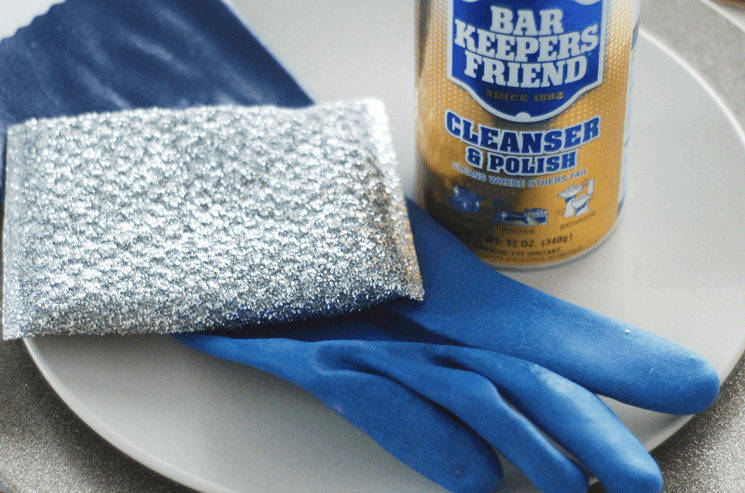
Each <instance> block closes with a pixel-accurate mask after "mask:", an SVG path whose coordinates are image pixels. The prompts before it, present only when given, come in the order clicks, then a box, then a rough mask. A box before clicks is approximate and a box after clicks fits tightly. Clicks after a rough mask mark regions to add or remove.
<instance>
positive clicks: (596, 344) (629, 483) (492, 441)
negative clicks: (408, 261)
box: [179, 203, 719, 493]
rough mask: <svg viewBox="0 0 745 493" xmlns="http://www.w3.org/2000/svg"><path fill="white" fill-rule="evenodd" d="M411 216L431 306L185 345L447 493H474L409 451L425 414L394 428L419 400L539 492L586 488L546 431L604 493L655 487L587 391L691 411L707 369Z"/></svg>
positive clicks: (649, 464)
mask: <svg viewBox="0 0 745 493" xmlns="http://www.w3.org/2000/svg"><path fill="white" fill-rule="evenodd" d="M409 217H410V219H411V225H412V231H413V233H414V242H415V244H416V247H417V255H418V256H419V260H420V266H421V269H422V276H423V278H424V283H425V290H426V293H427V294H426V296H425V301H424V302H423V303H416V302H407V301H397V302H393V303H390V304H388V305H386V306H383V307H380V308H378V309H376V310H372V311H369V312H366V313H363V314H360V315H357V316H354V317H347V318H344V319H338V320H321V321H315V322H308V323H304V324H295V325H292V326H285V327H271V328H264V329H257V330H261V331H262V332H261V333H257V332H255V330H252V331H251V333H249V334H248V335H246V334H245V333H244V334H236V333H232V334H217V335H215V334H201V335H200V334H190V335H183V336H179V338H180V339H181V340H182V341H184V342H185V343H187V344H188V345H190V346H191V347H193V348H195V349H197V350H199V351H202V352H205V353H207V354H211V355H213V356H216V357H219V358H223V359H227V360H231V361H236V362H239V363H243V364H246V365H250V366H253V367H256V368H259V369H262V370H264V371H267V372H270V373H272V374H275V375H278V376H280V377H282V378H285V379H287V380H288V381H290V382H293V383H295V384H296V385H299V386H301V387H303V388H305V389H307V390H309V391H310V392H312V393H313V394H314V395H316V396H317V397H318V398H319V399H321V400H322V401H323V402H325V403H326V404H327V405H328V406H330V407H331V408H332V409H334V410H336V411H337V412H339V413H340V414H341V415H343V416H344V417H346V418H347V419H348V420H349V421H351V422H352V423H354V424H355V425H357V426H358V427H359V428H360V429H362V430H363V431H365V432H366V433H367V434H368V435H370V436H371V437H372V438H374V439H375V440H377V441H378V442H379V443H380V444H381V445H382V446H383V447H385V448H387V449H388V450H389V451H390V452H391V453H392V454H394V455H395V456H396V457H398V458H399V459H400V460H402V461H403V462H405V463H407V464H409V465H410V466H412V467H413V468H414V469H416V470H418V471H420V472H422V473H423V474H425V475H426V476H428V477H430V478H432V479H434V480H436V481H438V482H440V484H443V485H445V486H447V487H449V488H450V489H453V490H463V491H476V490H475V489H473V487H472V485H468V486H467V487H464V485H462V484H458V483H454V482H453V481H452V479H453V477H452V476H448V477H447V478H444V479H443V478H441V477H438V474H439V473H442V470H441V469H440V467H439V466H435V465H434V462H430V461H431V459H433V458H434V459H437V458H440V457H439V455H438V454H439V452H440V451H439V450H438V449H432V448H431V447H432V445H433V444H432V443H431V442H429V441H428V440H426V438H425V439H420V440H421V441H420V448H419V449H418V450H417V449H415V450H414V451H413V453H412V451H411V450H409V449H408V448H406V447H404V446H403V445H408V444H410V441H409V438H410V436H409V435H410V434H411V433H416V434H419V433H421V434H422V436H424V435H425V434H426V430H428V429H430V427H431V426H432V423H431V422H430V420H429V419H427V418H426V417H422V418H420V419H417V420H415V422H414V423H408V424H406V425H403V426H402V424H401V423H399V422H398V421H397V419H396V416H399V415H402V414H411V413H413V412H416V411H413V410H412V411H410V410H409V409H415V407H416V406H421V405H422V404H421V403H420V402H416V405H412V402H413V401H417V400H418V399H420V398H424V399H426V400H427V401H430V402H432V403H434V404H436V405H439V406H442V407H443V408H445V409H447V410H448V411H450V412H451V413H452V414H453V415H454V416H455V417H457V418H458V419H459V420H460V421H462V422H463V423H464V424H465V425H466V426H467V427H468V428H470V429H472V430H474V431H475V432H476V433H478V435H479V436H480V437H481V438H482V439H483V440H485V441H486V442H487V443H488V444H489V445H490V446H491V447H493V448H494V449H496V450H498V451H499V452H501V453H502V454H503V455H504V456H505V457H507V458H508V459H509V460H510V461H511V462H512V463H514V464H515V465H516V466H517V467H518V468H519V469H521V470H522V471H523V472H524V473H525V474H526V475H527V476H528V477H529V478H530V479H531V480H532V481H533V483H534V484H535V485H536V486H538V487H539V488H540V489H542V490H544V491H549V492H553V491H556V492H563V491H567V492H569V491H584V490H585V489H586V488H587V479H586V477H585V475H584V473H583V472H582V470H581V469H580V468H579V467H578V466H577V465H576V464H575V463H574V462H572V461H571V460H569V459H567V458H566V457H565V456H564V455H562V453H561V452H560V451H559V450H558V449H557V448H556V447H555V446H554V445H552V444H551V442H549V441H548V440H547V439H546V438H545V437H544V435H543V432H545V433H546V434H547V435H548V436H550V437H551V438H552V439H553V440H555V441H556V442H557V443H558V444H559V445H561V446H562V447H563V448H564V449H565V450H567V451H568V452H570V453H571V454H572V455H573V456H574V457H575V458H576V459H577V460H578V461H579V462H580V464H581V465H582V466H583V467H584V468H586V469H587V470H589V471H590V472H591V473H592V474H594V475H595V476H597V477H598V479H599V480H600V482H601V484H603V486H604V488H605V490H606V491H608V492H611V493H612V492H653V491H659V490H660V489H661V487H662V477H661V475H660V472H659V469H658V468H657V465H656V464H655V462H654V460H653V459H652V458H651V456H650V455H649V454H648V453H647V452H646V450H645V449H644V447H643V446H642V445H641V444H640V443H639V442H638V441H637V440H636V439H635V438H634V436H633V435H632V434H631V433H630V432H629V431H628V430H627V429H626V428H625V426H624V425H623V424H622V423H621V422H620V421H619V420H618V419H617V417H616V416H615V415H614V414H613V412H612V411H611V410H610V409H609V408H607V407H606V406H605V405H604V404H603V403H602V401H600V399H599V398H598V397H597V396H596V395H595V394H594V393H593V392H598V393H600V394H603V395H608V396H613V397H614V398H616V399H618V400H620V401H623V402H627V403H632V404H634V405H639V406H641V407H646V408H649V409H655V410H659V411H662V412H672V413H680V414H691V413H695V412H699V411H701V410H703V409H705V408H706V407H708V406H709V405H710V404H711V403H712V402H713V400H714V399H715V398H716V395H717V393H718V389H719V379H718V377H717V374H716V372H715V371H714V370H713V368H712V367H711V366H710V365H709V364H708V363H707V362H706V361H704V360H703V359H702V358H700V357H699V356H697V355H695V354H694V353H692V352H690V351H688V350H687V349H685V348H683V347H681V346H678V345H676V344H673V343H672V342H669V341H667V340H665V339H663V338H661V337H658V336H655V335H653V334H651V333H649V332H646V331H643V330H640V329H637V328H633V327H630V326H628V325H625V324H623V323H621V322H618V321H615V320H612V319H610V318H607V317H603V316H601V315H599V314H596V313H594V312H591V311H589V310H585V309H582V308H580V307H577V306H575V305H571V304H568V303H566V302H564V301H561V300H559V299H557V298H553V297H551V296H549V295H546V294H544V293H541V292H539V291H536V290H534V289H532V288H529V287H527V286H524V285H522V284H519V283H517V282H515V281H512V280H510V279H509V278H507V277H505V276H502V275H501V274H499V273H497V272H496V271H494V270H493V269H492V268H490V267H489V266H487V265H486V264H484V263H483V262H481V261H480V260H479V259H478V258H476V257H475V256H474V255H473V254H472V253H471V252H470V251H469V250H468V249H467V248H466V247H465V246H464V245H463V244H462V243H460V242H459V241H458V240H457V239H456V238H455V237H453V236H452V235H451V234H450V233H449V232H447V231H445V230H444V229H443V228H442V227H441V226H439V225H438V224H437V223H436V222H435V221H434V220H433V219H432V218H430V217H429V216H428V215H427V214H426V213H425V212H424V211H422V210H421V209H420V208H419V207H417V206H416V205H414V204H412V203H409ZM482 292H486V293H487V295H485V296H480V293H482ZM494 293H499V294H501V295H504V296H497V295H495V294H494ZM460 295H463V296H465V297H466V299H468V300H474V299H475V300H476V302H474V303H473V304H470V303H469V302H467V301H463V300H462V299H461V298H460ZM502 312H504V316H502ZM549 368H551V369H549ZM552 369H553V370H555V371H551V370H552ZM652 370H654V371H652ZM580 384H581V385H580ZM583 385H589V386H591V388H592V392H591V391H589V390H587V389H586V388H585V387H584V386H583ZM390 386H393V387H395V388H396V391H395V392H390V390H389V387H390ZM399 386H404V389H403V390H404V395H405V396H404V397H403V398H402V397H401V395H400V394H401V390H402V389H400V388H399ZM407 390H408V392H409V394H406V391H407ZM380 396H387V397H386V398H384V399H383V400H382V401H381V400H380ZM410 406H411V407H410ZM513 406H514V409H513ZM515 409H516V410H517V411H516V410H515ZM391 414H392V416H391ZM383 416H385V418H386V419H384V420H381V419H380V418H381V417H383ZM396 430H405V431H403V433H404V434H405V435H406V436H400V437H399V436H397V435H396ZM423 459H424V462H422V460H423ZM458 467H460V463H458ZM478 491H482V490H478ZM484 491H488V490H484Z"/></svg>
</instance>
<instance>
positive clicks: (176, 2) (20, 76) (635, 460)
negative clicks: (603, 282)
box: [0, 0, 718, 492]
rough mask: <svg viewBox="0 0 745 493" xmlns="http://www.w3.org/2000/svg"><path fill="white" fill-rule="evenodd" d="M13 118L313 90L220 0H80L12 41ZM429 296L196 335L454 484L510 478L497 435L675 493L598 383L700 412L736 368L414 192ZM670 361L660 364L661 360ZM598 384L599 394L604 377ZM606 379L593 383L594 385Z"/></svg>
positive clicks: (8, 79)
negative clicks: (558, 282) (616, 311)
mask: <svg viewBox="0 0 745 493" xmlns="http://www.w3.org/2000/svg"><path fill="white" fill-rule="evenodd" d="M0 78H1V79H0V80H3V84H2V85H0V126H2V130H3V132H0V135H2V136H1V137H0V139H2V141H0V144H3V145H4V130H5V128H6V127H7V125H8V124H10V123H16V122H19V121H23V120H25V119H27V118H30V117H46V116H59V115H71V114H77V113H82V112H88V111H110V110H117V109H125V108H131V107H143V106H161V107H185V106H191V105H201V104H213V103H240V104H245V105H250V104H259V103H261V104H280V105H285V106H302V105H307V104H310V99H309V98H308V97H307V96H306V95H304V94H303V92H302V91H301V90H300V88H299V87H298V85H297V84H296V83H295V82H294V81H293V80H292V79H291V78H290V77H289V76H288V75H287V73H286V72H285V71H284V70H283V69H282V68H281V67H280V66H279V65H278V64H277V62H276V61H274V60H273V59H272V57H271V56H270V55H269V54H268V53H267V52H266V50H265V49H264V48H263V47H262V46H261V45H260V44H259V43H258V42H257V41H256V40H255V38H254V37H253V36H251V34H250V33H248V32H247V31H246V29H245V27H244V26H243V25H242V24H241V23H240V22H239V21H238V20H237V19H235V17H234V16H233V15H232V13H231V12H230V11H229V9H227V8H226V7H225V6H224V5H223V4H222V3H221V2H219V1H217V0H158V1H155V0H130V1H127V2H121V1H119V0H68V1H67V2H65V3H64V4H61V5H59V6H55V7H53V8H52V9H51V11H50V12H49V13H48V14H47V15H45V16H43V17H40V18H37V19H36V20H35V21H34V22H33V23H32V24H31V25H30V26H29V27H27V28H24V29H22V30H20V31H19V32H18V33H17V34H16V35H15V36H13V37H12V38H9V39H6V40H4V41H2V43H0ZM410 216H411V219H412V229H413V231H414V236H415V242H416V245H417V250H418V255H419V258H420V262H421V266H422V273H423V278H424V282H425V289H426V291H427V297H426V300H425V302H424V303H422V304H416V303H407V302H395V303H391V304H389V305H386V306H384V307H381V308H379V309H376V310H373V311H371V312H368V313H364V314H359V315H355V316H350V317H346V318H341V319H335V320H322V321H317V322H312V323H307V324H299V325H294V326H291V327H265V328H261V329H260V330H261V331H262V332H261V333H259V332H252V335H250V336H246V335H245V334H241V335H236V334H235V333H232V334H210V335H188V336H183V338H182V339H183V340H184V342H186V343H188V344H189V345H190V346H192V347H194V348H196V349H198V350H200V351H204V352H206V353H208V354H211V355H214V356H217V357H220V358H224V359H229V360H234V361H238V362H241V363H244V364H249V365H251V366H255V367H257V368H261V369H264V370H266V371H269V372H271V373H274V374H276V375H279V376H282V377H284V378H286V379H288V380H290V381H292V382H294V383H296V384H298V385H300V386H303V387H305V388H306V389H308V390H310V391H311V392H313V393H314V394H315V395H317V396H318V397H319V398H320V399H321V400H323V401H324V402H326V403H327V404H328V405H330V406H331V407H332V408H333V409H335V410H336V411H337V412H339V413H340V414H342V415H343V416H345V417H346V418H347V419H349V420H350V421H351V422H353V423H354V424H356V425H357V426H358V427H359V428H360V429H362V430H364V431H365V432H366V433H368V434H369V435H370V436H372V437H373V438H374V439H375V440H377V441H378V442H379V443H380V444H381V445H382V446H383V447H385V448H386V449H388V450H389V451H390V452H391V453H392V454H393V455H395V456H396V457H398V458H399V459H401V460H402V461H404V462H405V463H407V464H409V465H410V466H412V467H413V468H414V469H416V470H418V471H420V472H421V473H422V474H424V475H426V476H427V477H429V478H431V479H433V480H434V481H437V482H438V483H440V484H441V485H443V486H445V487H446V488H448V489H451V490H454V491H468V492H477V491H491V490H493V489H495V488H496V487H497V486H498V484H499V483H500V480H501V473H500V472H499V465H498V460H497V457H496V455H495V454H494V452H493V450H492V447H494V448H496V449H498V450H500V451H501V452H502V453H503V454H504V455H505V456H507V457H508V458H509V459H510V460H511V461H513V462H515V463H516V464H517V465H518V466H519V467H520V468H521V469H523V470H524V471H525V472H526V473H527V474H528V475H529V477H531V479H532V480H533V481H534V482H535V483H536V484H537V485H538V486H539V487H540V488H541V489H544V490H546V491H584V490H585V489H586V485H587V480H586V477H585V473H584V472H583V471H582V469H581V468H580V467H579V466H578V465H577V464H576V463H575V461H574V460H570V459H568V458H566V457H565V456H564V455H563V454H561V453H560V452H559V450H558V449H557V448H556V447H555V446H554V445H553V444H552V443H551V442H550V441H549V440H547V439H546V438H545V437H544V435H543V432H545V433H546V434H548V435H549V436H551V438H553V439H554V440H555V441H556V442H558V443H560V444H561V445H563V446H564V447H565V448H566V450H568V451H569V452H570V453H571V454H572V455H573V456H574V458H575V459H576V460H577V461H578V462H579V463H581V464H582V465H583V466H584V467H587V468H588V469H589V470H591V471H592V472H593V473H594V474H596V475H597V476H598V477H599V478H600V479H601V481H602V482H603V483H604V486H605V488H606V489H607V490H608V491H611V492H612V491H634V492H637V491H638V492H644V491H658V490H659V489H660V484H661V478H660V475H659V471H658V469H657V467H656V465H655V464H654V461H653V460H652V459H651V458H650V457H649V455H648V454H647V453H646V451H645V450H644V448H643V447H642V446H641V445H640V444H639V443H638V442H637V441H636V440H635V439H634V437H633V436H632V435H631V434H630V433H629V432H628V431H627V430H626V429H625V427H624V426H623V425H622V424H621V423H620V422H619V421H618V419H617V418H616V417H615V416H614V415H613V413H612V412H611V411H610V410H609V409H608V408H607V407H606V406H605V405H604V404H602V402H601V401H599V399H598V398H597V397H596V396H595V395H594V394H593V392H599V393H603V394H605V395H610V396H612V397H614V398H617V399H619V400H623V401H626V402H629V403H631V404H634V405H639V406H643V407H647V408H650V409H655V410H658V411H663V412H673V413H680V414H687V413H693V412H698V411H700V410H702V409H704V408H705V407H707V406H708V405H709V404H710V403H711V402H712V401H713V399H714V398H715V396H716V394H717V391H718V378H717V376H716V373H715V372H714V371H713V369H712V368H711V367H710V365H708V364H707V363H706V362H705V361H703V360H702V359H701V358H700V357H698V356H696V355H694V354H693V353H691V352H690V351H688V350H686V349H684V348H681V347H679V346H676V345H674V344H672V343H670V342H668V341H665V340H664V339H661V338H659V337H656V336H654V335H652V334H649V333H647V332H644V331H642V330H640V329H636V328H634V327H628V326H626V325H625V324H622V323H620V322H617V321H614V320H611V319H608V318H607V317H603V316H601V315H598V314H595V313H592V312H589V311H587V310H584V309H581V308H579V307H576V306H573V305H570V304H567V303H565V302H562V301H560V300H558V299H555V298H552V297H550V296H547V295H545V294H543V293H540V292H537V291H535V290H533V289H531V288H528V287H526V286H523V285H521V284H519V283H515V282H514V281H511V280H509V279H508V278H506V277H504V276H501V275H500V274H498V273H496V272H495V271H494V270H492V269H491V268H489V267H488V266H486V265H485V264H483V263H482V262H481V261H479V260H478V259H477V258H476V257H475V256H473V255H472V254H471V253H470V252H469V251H468V250H467V249H466V248H465V247H464V246H463V245H462V244H460V243H459V242H458V241H457V240H455V239H454V238H453V237H452V236H451V235H450V234H449V233H447V232H446V231H444V230H443V229H442V228H441V227H440V226H438V225H437V224H436V223H435V222H434V221H432V220H431V219H430V218H429V217H428V216H427V215H426V214H425V213H424V212H423V211H421V210H420V209H418V208H417V207H416V206H413V205H410ZM652 369H654V371H653V372H652V371H650V370H652ZM585 388H586V389H589V390H586V389H585ZM591 391H592V392H591Z"/></svg>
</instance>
